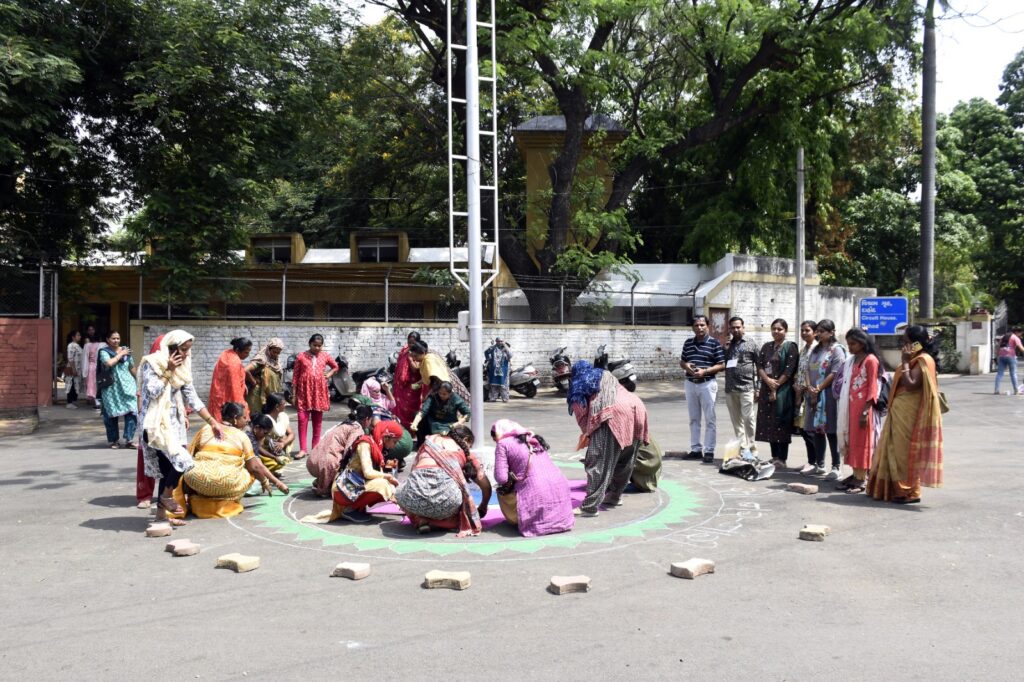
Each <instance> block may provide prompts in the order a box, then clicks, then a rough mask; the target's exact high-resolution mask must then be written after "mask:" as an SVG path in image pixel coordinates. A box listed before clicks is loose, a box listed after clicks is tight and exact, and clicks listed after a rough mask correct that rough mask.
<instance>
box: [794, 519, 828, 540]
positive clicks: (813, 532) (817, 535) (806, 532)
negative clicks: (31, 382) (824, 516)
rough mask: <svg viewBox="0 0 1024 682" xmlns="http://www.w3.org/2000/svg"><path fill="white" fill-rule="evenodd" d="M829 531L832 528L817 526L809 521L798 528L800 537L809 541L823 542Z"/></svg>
mask: <svg viewBox="0 0 1024 682" xmlns="http://www.w3.org/2000/svg"><path fill="white" fill-rule="evenodd" d="M831 532H832V529H831V528H829V527H828V526H818V525H814V524H810V523H809V524H807V525H806V526H804V527H803V528H801V529H800V539H801V540H810V541H811V542H825V536H826V535H828V534H830V533H831Z"/></svg>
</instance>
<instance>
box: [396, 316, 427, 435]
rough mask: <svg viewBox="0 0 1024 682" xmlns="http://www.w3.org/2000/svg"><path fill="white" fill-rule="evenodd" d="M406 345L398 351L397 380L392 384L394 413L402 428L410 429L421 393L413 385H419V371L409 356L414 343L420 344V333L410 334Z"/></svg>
mask: <svg viewBox="0 0 1024 682" xmlns="http://www.w3.org/2000/svg"><path fill="white" fill-rule="evenodd" d="M405 340H406V345H405V346H403V347H402V350H400V351H398V360H397V362H396V363H395V378H394V381H393V382H392V387H391V388H392V391H393V392H394V396H395V409H394V410H393V412H394V413H395V416H396V417H398V420H399V421H400V422H402V426H405V427H406V428H409V426H411V425H412V420H413V419H415V418H416V413H417V412H418V411H419V409H420V402H421V401H420V391H419V389H416V388H413V387H412V385H413V384H416V383H419V380H420V379H419V370H418V369H417V368H416V367H413V365H412V357H411V356H410V355H409V348H410V347H411V346H412V345H413V344H414V343H419V341H420V334H419V332H409V335H408V336H407V337H406V339H405Z"/></svg>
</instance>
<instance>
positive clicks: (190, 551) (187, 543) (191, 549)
mask: <svg viewBox="0 0 1024 682" xmlns="http://www.w3.org/2000/svg"><path fill="white" fill-rule="evenodd" d="M164 551H165V552H170V553H171V554H173V555H174V556H194V555H196V554H199V545H197V544H196V543H194V542H192V541H191V540H187V539H185V538H182V539H180V540H171V541H170V542H168V543H167V546H166V547H164Z"/></svg>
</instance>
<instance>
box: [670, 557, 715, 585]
mask: <svg viewBox="0 0 1024 682" xmlns="http://www.w3.org/2000/svg"><path fill="white" fill-rule="evenodd" d="M670 571H671V573H672V575H674V576H675V577H677V578H687V579H688V580H693V579H694V578H696V577H697V576H698V575H704V574H705V573H714V572H715V562H714V561H711V559H697V558H694V559H689V560H687V561H680V562H678V563H674V564H672V566H671V568H670Z"/></svg>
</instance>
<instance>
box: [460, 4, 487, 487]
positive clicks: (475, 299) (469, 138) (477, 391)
mask: <svg viewBox="0 0 1024 682" xmlns="http://www.w3.org/2000/svg"><path fill="white" fill-rule="evenodd" d="M477 2H478V0H467V1H466V3H465V9H466V42H465V44H464V45H458V44H453V43H452V13H453V11H455V3H452V2H451V0H449V2H448V8H447V9H448V22H447V44H448V53H447V70H448V259H449V262H448V268H449V270H450V271H451V273H452V275H453V276H454V277H455V279H456V280H457V281H458V282H459V284H461V285H462V286H463V287H465V288H466V290H467V291H468V292H469V366H470V370H471V371H470V373H469V393H470V428H471V429H472V430H473V435H474V436H475V437H476V444H475V445H474V448H473V449H474V450H475V451H476V452H477V453H478V454H479V453H480V452H481V451H482V444H483V443H484V438H485V436H486V433H487V432H486V431H485V429H484V397H483V392H484V382H483V372H482V371H481V370H482V368H483V364H484V345H483V288H484V287H485V286H488V285H489V284H490V283H491V282H493V281H494V279H495V278H496V277H497V276H498V263H499V260H498V106H497V104H498V99H497V80H498V74H497V47H496V45H497V28H496V21H497V13H496V9H495V0H490V20H489V21H478V20H477ZM480 28H483V29H487V30H488V31H489V35H490V48H491V55H490V57H491V59H490V75H488V76H481V75H480V54H479V47H478V44H477V31H478V30H479V29H480ZM452 50H462V51H464V53H465V56H466V96H465V98H458V97H454V96H453V95H452ZM481 81H483V82H485V83H489V84H490V91H491V93H490V94H491V100H490V109H491V112H490V113H491V120H490V123H491V125H490V126H489V127H488V128H487V129H486V130H481V129H480V82H481ZM453 104H462V105H465V107H466V150H465V151H466V153H465V154H456V153H455V152H454V143H453V138H454V128H453V125H452V123H453V116H452V105H453ZM482 135H483V136H487V137H489V138H490V152H491V179H490V184H487V183H486V182H482V175H481V173H482V164H481V156H480V146H481V145H480V137H481V136H482ZM457 162H459V163H464V164H465V168H466V210H465V211H460V210H456V206H455V203H456V192H455V187H454V177H455V164H456V163H457ZM481 191H490V192H492V210H493V213H494V220H493V223H492V241H486V242H485V241H483V239H482V235H481V212H482V201H481ZM456 217H459V218H465V219H466V222H467V227H466V231H467V234H466V247H467V249H466V250H467V254H466V260H467V263H466V267H465V268H461V267H457V266H456V264H455V248H456V243H457V240H456V237H455V219H456ZM485 247H490V248H491V253H490V258H491V260H490V264H489V267H487V268H484V267H483V262H482V261H483V257H484V250H485ZM484 275H487V279H486V280H485V279H483V276H484ZM484 466H485V467H488V468H491V467H493V461H490V462H484Z"/></svg>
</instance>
